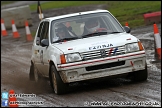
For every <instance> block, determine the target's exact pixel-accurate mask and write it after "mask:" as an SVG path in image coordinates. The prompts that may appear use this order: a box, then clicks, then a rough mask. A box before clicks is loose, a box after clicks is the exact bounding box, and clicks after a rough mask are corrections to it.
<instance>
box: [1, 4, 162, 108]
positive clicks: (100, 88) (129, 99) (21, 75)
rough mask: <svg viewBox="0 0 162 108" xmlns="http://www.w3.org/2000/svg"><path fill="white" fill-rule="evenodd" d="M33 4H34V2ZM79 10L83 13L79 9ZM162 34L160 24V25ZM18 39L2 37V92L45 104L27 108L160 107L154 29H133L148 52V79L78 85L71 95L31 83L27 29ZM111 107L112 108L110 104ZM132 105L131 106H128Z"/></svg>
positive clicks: (52, 13) (67, 10)
mask: <svg viewBox="0 0 162 108" xmlns="http://www.w3.org/2000/svg"><path fill="white" fill-rule="evenodd" d="M33 2H34V1H33ZM96 7H99V8H104V9H105V8H106V7H105V5H97V6H93V5H91V6H83V7H76V8H65V9H55V10H47V11H46V12H45V16H46V17H49V16H55V15H60V14H65V13H71V12H76V11H80V10H82V11H84V10H93V9H97V8H96ZM79 9H80V10H79ZM32 16H33V23H34V25H33V26H32V27H30V30H31V31H35V30H36V28H37V26H38V23H39V20H37V19H36V17H38V16H37V13H36V12H33V13H32ZM158 28H159V31H160V34H161V24H158ZM18 31H19V33H20V36H21V37H20V38H19V39H14V38H13V37H12V31H11V30H9V31H8V36H6V37H2V36H1V91H2V92H3V91H9V90H11V89H13V90H14V91H15V92H16V93H17V94H21V93H24V94H30V93H33V94H35V95H36V97H34V98H17V100H19V101H42V102H43V105H24V106H27V107H31V106H33V107H35V106H40V107H43V106H46V107H57V106H59V107H60V106H63V107H78V106H90V103H91V105H92V103H96V102H98V103H100V102H101V103H102V105H105V106H113V105H114V106H124V105H126V104H127V105H126V106H131V104H134V105H135V106H161V61H157V60H156V59H155V57H154V55H155V51H154V40H153V39H154V35H153V26H152V25H150V26H146V27H139V28H136V29H132V31H131V34H133V35H134V36H136V37H138V38H139V39H140V40H141V41H142V43H143V45H144V47H145V49H146V57H147V63H148V80H147V81H144V82H140V83H135V82H132V81H130V80H126V79H122V78H118V79H111V80H99V81H95V82H85V83H75V84H73V85H71V87H70V88H69V93H67V94H65V95H56V94H54V93H53V91H52V89H51V87H50V85H49V82H48V81H44V82H42V83H41V84H36V83H34V82H32V81H29V67H30V57H31V47H32V43H33V42H27V41H26V40H25V29H24V28H21V29H18ZM110 104H111V105H110ZM128 104H129V105H128Z"/></svg>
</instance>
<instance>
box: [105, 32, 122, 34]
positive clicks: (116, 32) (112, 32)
mask: <svg viewBox="0 0 162 108" xmlns="http://www.w3.org/2000/svg"><path fill="white" fill-rule="evenodd" d="M115 33H122V32H108V34H115Z"/></svg>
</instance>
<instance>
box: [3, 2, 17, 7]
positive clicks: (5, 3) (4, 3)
mask: <svg viewBox="0 0 162 108" xmlns="http://www.w3.org/2000/svg"><path fill="white" fill-rule="evenodd" d="M14 2H17V1H1V6H3V5H7V4H11V3H14Z"/></svg>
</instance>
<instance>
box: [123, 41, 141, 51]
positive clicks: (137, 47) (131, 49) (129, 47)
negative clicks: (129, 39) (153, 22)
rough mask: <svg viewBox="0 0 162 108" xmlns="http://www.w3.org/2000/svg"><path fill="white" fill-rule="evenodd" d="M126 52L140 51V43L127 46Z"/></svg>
mask: <svg viewBox="0 0 162 108" xmlns="http://www.w3.org/2000/svg"><path fill="white" fill-rule="evenodd" d="M125 51H126V53H128V52H135V51H139V46H138V43H131V44H126V45H125Z"/></svg>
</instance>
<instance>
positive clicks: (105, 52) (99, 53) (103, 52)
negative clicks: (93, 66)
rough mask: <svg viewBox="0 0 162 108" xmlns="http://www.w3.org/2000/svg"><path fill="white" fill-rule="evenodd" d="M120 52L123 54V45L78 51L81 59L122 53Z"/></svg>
mask: <svg viewBox="0 0 162 108" xmlns="http://www.w3.org/2000/svg"><path fill="white" fill-rule="evenodd" d="M122 54H125V47H124V46H119V47H114V48H107V49H100V50H95V51H89V52H82V53H80V55H81V57H82V60H92V59H97V58H104V57H112V56H116V55H122Z"/></svg>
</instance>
